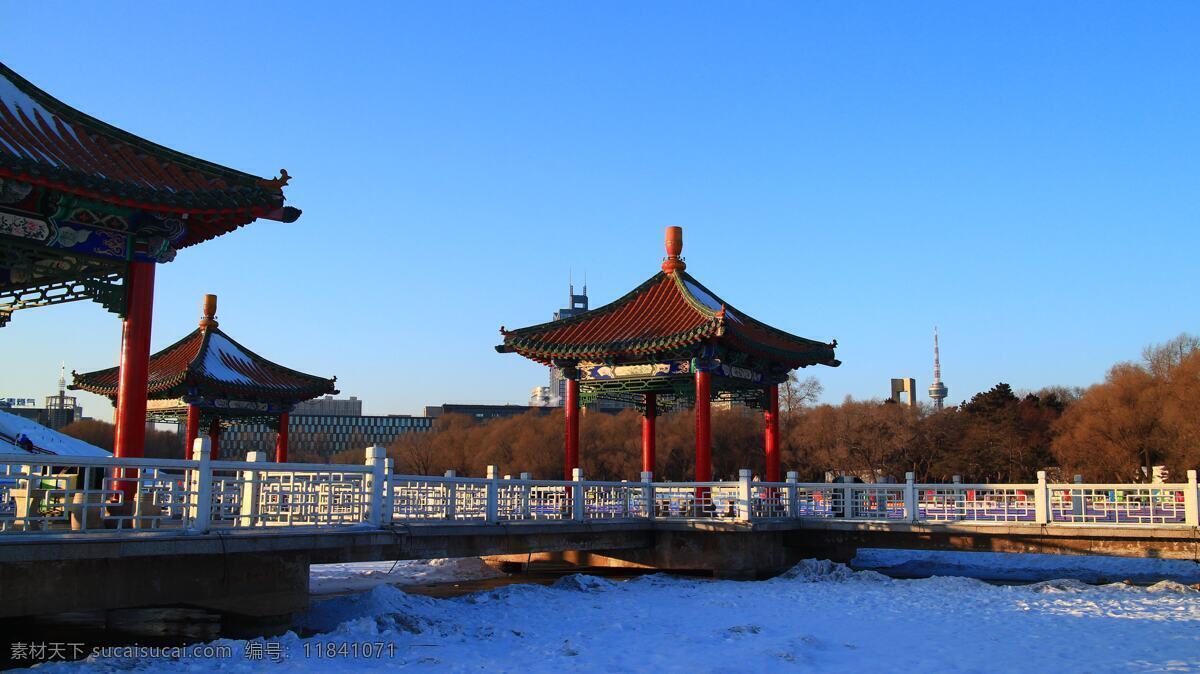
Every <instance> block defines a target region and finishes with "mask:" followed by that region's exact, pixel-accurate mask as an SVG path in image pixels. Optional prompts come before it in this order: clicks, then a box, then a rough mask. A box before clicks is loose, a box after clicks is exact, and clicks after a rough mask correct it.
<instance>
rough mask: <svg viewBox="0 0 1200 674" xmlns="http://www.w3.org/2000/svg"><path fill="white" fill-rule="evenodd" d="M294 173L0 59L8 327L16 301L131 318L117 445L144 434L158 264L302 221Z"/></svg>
mask: <svg viewBox="0 0 1200 674" xmlns="http://www.w3.org/2000/svg"><path fill="white" fill-rule="evenodd" d="M118 85H119V83H118V82H116V81H114V86H118ZM130 91H131V96H132V97H133V98H136V97H137V92H136V91H135V90H132V89H131V90H130ZM142 93H143V94H145V93H146V92H144V91H143V92H142ZM131 105H136V102H135V101H133V100H132V99H131ZM288 180H289V176H288V174H287V171H280V176H279V177H278V178H271V179H268V178H261V177H258V176H254V175H251V174H248V173H242V172H241V171H236V170H234V169H231V168H226V167H224V166H220V165H218V164H214V163H212V162H208V161H205V160H203V159H198V158H196V157H192V156H189V155H186V154H183V153H182V152H176V151H175V150H172V149H170V148H166V147H163V146H162V145H158V144H156V143H153V142H150V141H148V140H145V139H143V138H139V137H138V136H135V135H133V134H131V133H128V132H126V131H123V130H121V129H118V128H116V127H114V126H111V125H109V124H105V123H104V122H102V121H100V120H98V119H96V118H94V117H91V116H89V115H87V114H85V113H83V112H80V111H79V110H76V109H74V108H72V107H70V106H68V105H67V104H65V103H63V102H61V101H59V100H58V99H56V98H54V97H52V96H50V95H49V94H47V93H46V92H44V91H42V90H41V89H39V88H38V87H36V86H34V85H33V84H32V83H30V82H29V81H28V80H26V79H25V78H23V77H21V76H20V75H18V74H17V73H15V72H13V71H12V70H11V69H9V68H8V67H7V66H5V65H4V64H2V63H0V327H3V326H4V325H5V324H6V323H8V321H9V320H10V319H11V318H12V315H13V314H14V313H15V312H17V311H20V310H24V309H31V308H36V307H42V306H48V305H53V304H61V303H64V302H74V301H79V300H92V301H94V302H97V303H99V304H100V305H102V306H103V307H104V308H105V309H107V310H109V311H111V312H113V313H115V314H117V315H119V316H120V317H121V318H122V321H123V324H122V340H121V368H120V371H119V373H115V374H114V375H113V377H114V381H113V385H112V387H111V389H112V395H110V397H111V398H113V399H114V400H115V402H116V406H117V410H116V417H115V422H116V423H115V426H116V439H115V454H116V456H118V457H138V456H142V452H143V449H144V446H145V440H146V422H145V420H146V391H147V381H148V377H149V369H148V366H149V357H150V329H151V320H152V309H153V304H154V274H155V269H156V268H157V266H158V265H160V264H164V263H167V262H170V261H171V260H173V259H174V258H175V254H176V252H177V251H179V250H181V249H184V248H187V247H189V246H194V245H197V244H200V243H202V242H204V241H208V240H209V239H213V238H216V237H218V236H221V235H224V234H227V233H229V232H232V231H234V230H236V229H238V228H239V227H241V226H243V225H246V224H248V223H250V222H253V221H254V220H256V219H258V218H266V219H270V220H278V221H280V222H293V221H295V220H296V219H297V218H298V217H300V211H299V209H296V208H292V207H291V206H284V205H283V200H284V199H283V187H284V185H286V184H287V182H288ZM126 486H127V487H128V486H129V485H126ZM129 488H132V487H129Z"/></svg>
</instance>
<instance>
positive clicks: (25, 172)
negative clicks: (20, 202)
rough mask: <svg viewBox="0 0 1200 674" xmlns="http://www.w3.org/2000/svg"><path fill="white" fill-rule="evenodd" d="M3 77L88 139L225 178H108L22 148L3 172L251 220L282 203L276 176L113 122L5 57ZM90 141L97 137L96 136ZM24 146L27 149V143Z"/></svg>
mask: <svg viewBox="0 0 1200 674" xmlns="http://www.w3.org/2000/svg"><path fill="white" fill-rule="evenodd" d="M0 77H3V78H4V79H7V80H8V81H9V82H10V83H11V84H12V86H13V87H15V89H16V90H17V91H18V92H20V93H21V94H24V95H25V96H28V97H29V98H30V99H31V100H32V101H33V102H34V103H36V104H37V105H40V106H41V107H42V108H44V109H45V111H46V112H48V113H50V114H51V115H53V116H55V117H57V118H58V119H59V120H62V121H65V122H67V123H69V124H70V125H71V127H72V129H73V131H72V134H88V135H87V137H88V138H89V139H92V138H93V136H94V137H98V138H103V139H104V140H105V141H106V142H109V143H117V144H119V145H123V146H126V147H128V148H129V149H130V150H131V151H132V155H133V156H135V157H136V155H138V154H144V155H147V156H149V157H152V158H153V159H154V160H156V161H159V162H163V163H165V164H166V165H167V166H169V167H172V168H174V170H175V171H182V170H184V169H186V170H189V171H193V172H195V173H196V174H198V175H200V176H202V177H203V178H204V179H205V180H206V181H216V182H219V183H221V184H220V185H216V186H213V187H212V188H211V189H203V190H189V189H173V188H166V187H162V188H155V187H150V186H147V185H142V184H138V183H135V182H130V181H128V180H118V179H112V178H105V177H103V176H101V175H97V173H96V172H95V171H83V170H78V169H72V168H61V167H58V166H54V165H52V163H45V162H41V161H36V160H33V159H30V158H28V157H24V156H21V155H20V154H19V152H18V153H17V154H13V153H10V152H7V151H0V175H2V176H4V177H8V178H13V179H16V180H22V181H25V182H29V183H33V184H36V185H40V186H43V187H49V188H52V189H55V190H59V191H62V192H66V193H70V194H75V195H78V196H82V197H87V198H90V199H96V200H99V201H104V202H107V203H112V204H117V205H121V206H126V207H130V208H138V209H142V210H150V211H158V212H170V213H180V214H182V213H195V214H214V215H230V214H246V215H250V216H251V217H250V220H253V219H254V218H258V217H264V216H267V215H268V214H270V213H271V212H272V211H275V210H278V209H280V208H281V207H282V205H283V201H284V197H283V191H282V190H281V189H280V188H279V187H278V186H276V185H275V184H273V183H272V181H269V180H266V179H264V178H261V177H259V176H255V175H253V174H250V173H245V172H242V171H238V170H236V169H232V168H229V167H227V166H223V165H221V164H217V163H214V162H211V161H208V160H205V159H201V158H199V157H195V156H192V155H189V154H185V153H183V152H179V151H178V150H173V149H171V148H169V147H166V146H164V145H159V144H158V143H155V142H153V141H149V140H146V139H145V138H142V137H140V136H137V135H134V134H132V133H129V132H128V131H125V130H123V129H120V128H117V127H115V126H112V125H111V124H108V123H107V122H104V121H102V120H99V119H97V118H95V117H92V116H91V115H89V114H87V113H85V112H82V111H80V110H77V109H76V108H73V107H71V106H70V105H67V104H66V103H63V102H62V101H60V100H58V99H57V98H55V97H53V96H51V95H50V94H48V93H46V92H45V91H42V90H41V89H40V88H38V87H37V86H36V85H34V84H33V83H32V82H30V81H29V80H27V79H25V78H24V77H22V76H21V75H20V74H18V73H17V72H15V71H13V70H12V69H11V68H9V67H8V66H6V65H4V64H3V63H0ZM35 117H40V115H35ZM30 121H33V120H30ZM40 121H41V122H42V123H43V124H44V125H45V127H40V128H49V126H50V125H51V124H52V123H53V120H40ZM59 128H61V125H60V126H59ZM21 134H24V135H25V136H26V137H27V140H31V141H32V143H33V146H35V147H36V146H37V145H38V144H39V142H41V141H40V140H39V139H38V138H36V137H35V136H36V134H33V135H31V134H30V133H29V131H28V130H22V131H21ZM76 141H77V142H79V141H78V136H76ZM89 142H94V140H90V141H89ZM20 145H21V147H22V148H28V147H29V145H28V144H27V143H20ZM76 149H79V150H81V151H82V152H83V154H85V155H87V154H90V150H88V149H86V148H83V147H82V146H81V147H80V148H76ZM22 151H24V152H26V153H28V152H29V151H28V149H25V150H22ZM53 151H54V152H55V153H58V152H59V151H66V152H68V153H70V152H71V151H72V149H71V148H67V147H66V146H59V147H57V148H54V149H53ZM127 159H128V158H127V157H122V158H121V159H120V161H126V160H127ZM150 168H151V172H152V173H153V172H158V173H159V174H160V175H165V174H170V173H171V169H170V168H165V167H162V166H151V167H150Z"/></svg>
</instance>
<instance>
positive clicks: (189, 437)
mask: <svg viewBox="0 0 1200 674" xmlns="http://www.w3.org/2000/svg"><path fill="white" fill-rule="evenodd" d="M198 437H200V408H199V407H196V406H195V405H188V414H187V432H186V433H185V434H184V442H185V443H186V445H185V447H186V448H185V449H184V452H183V458H184V459H191V458H192V448H193V447H195V446H196V438H198Z"/></svg>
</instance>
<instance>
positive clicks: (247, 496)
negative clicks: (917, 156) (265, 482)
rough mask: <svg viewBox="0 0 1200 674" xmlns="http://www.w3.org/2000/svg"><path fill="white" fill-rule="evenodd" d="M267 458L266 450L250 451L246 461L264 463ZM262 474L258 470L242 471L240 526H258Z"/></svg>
mask: <svg viewBox="0 0 1200 674" xmlns="http://www.w3.org/2000/svg"><path fill="white" fill-rule="evenodd" d="M266 460H267V453H266V452H250V453H248V454H246V461H247V462H249V463H263V462H265V461H266ZM260 474H261V473H259V472H258V471H257V470H244V471H242V501H241V504H240V506H241V508H240V510H239V512H238V526H239V527H254V526H258V513H259V508H258V501H259V499H258V496H259V490H260V486H261V485H260V484H259V475H260Z"/></svg>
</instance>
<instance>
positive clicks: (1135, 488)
mask: <svg viewBox="0 0 1200 674" xmlns="http://www.w3.org/2000/svg"><path fill="white" fill-rule="evenodd" d="M208 455H209V444H208V440H206V439H201V440H197V441H196V446H195V448H194V458H193V459H192V460H190V461H181V460H170V459H117V458H110V457H102V458H90V457H88V458H85V457H65V456H41V455H29V454H7V455H4V454H0V541H3V540H4V538H5V537H6V536H9V535H14V534H20V535H67V536H69V535H71V534H75V533H96V532H113V531H115V532H128V531H131V530H137V531H138V532H139V533H140V534H141V533H144V534H149V533H150V532H155V531H160V532H172V533H176V534H178V533H181V532H183V533H205V532H210V531H218V530H255V529H259V530H261V529H273V528H279V527H316V528H321V527H347V526H354V527H364V528H380V527H386V526H390V525H393V524H395V525H412V524H464V525H470V524H484V525H486V524H498V523H519V522H542V523H547V524H554V523H572V522H574V523H593V524H599V525H603V524H605V523H629V522H649V521H652V520H659V521H684V522H686V521H725V522H753V521H785V520H791V521H800V522H803V521H812V520H842V521H850V522H876V523H879V524H887V523H895V524H900V523H923V524H951V523H963V524H979V525H988V524H1027V525H1042V526H1053V527H1071V526H1092V527H1103V526H1120V527H1141V528H1166V527H1196V526H1200V516H1198V512H1197V504H1198V502H1200V491H1198V488H1197V481H1196V471H1188V482H1186V483H1178V484H1080V483H1076V484H1047V483H1046V480H1045V474H1044V473H1039V475H1038V482H1036V483H1032V484H959V483H957V482H955V483H952V484H919V483H916V482H914V481H913V477H912V474H911V473H910V474H908V475H907V479H906V481H905V482H904V483H899V484H850V483H804V482H799V481H798V480H797V476H796V474H795V473H789V474H788V479H787V481H785V482H776V483H769V482H761V481H756V480H754V479H753V478H752V477H751V475H750V471H741V473H740V475H739V478H738V480H737V481H733V482H654V481H653V476H652V475H651V474H650V473H642V474H641V476H640V478H639V480H638V481H636V482H624V481H622V482H611V481H610V482H601V481H594V480H584V479H583V475H582V474H581V473H580V472H579V471H578V470H576V471H575V476H574V478H575V479H573V480H534V479H532V478H531V477H530V476H529V475H528V474H521V475H520V476H518V477H516V478H513V477H512V476H509V475H505V476H503V477H501V476H500V475H498V474H497V471H496V468H495V467H494V466H489V467H488V472H487V476H486V477H482V478H469V477H459V476H457V475H455V474H454V473H453V472H448V473H446V475H444V476H438V477H422V476H411V475H395V474H392V470H391V468H392V466H391V461H390V460H389V459H387V458H386V456H385V452H384V449H383V448H382V447H371V448H368V449H367V451H366V458H365V461H364V463H363V464H362V465H340V464H300V463H284V464H276V463H268V462H266V461H265V455H264V454H263V453H262V452H251V453H250V454H249V456H248V457H247V460H246V461H211V460H209V458H208Z"/></svg>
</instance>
